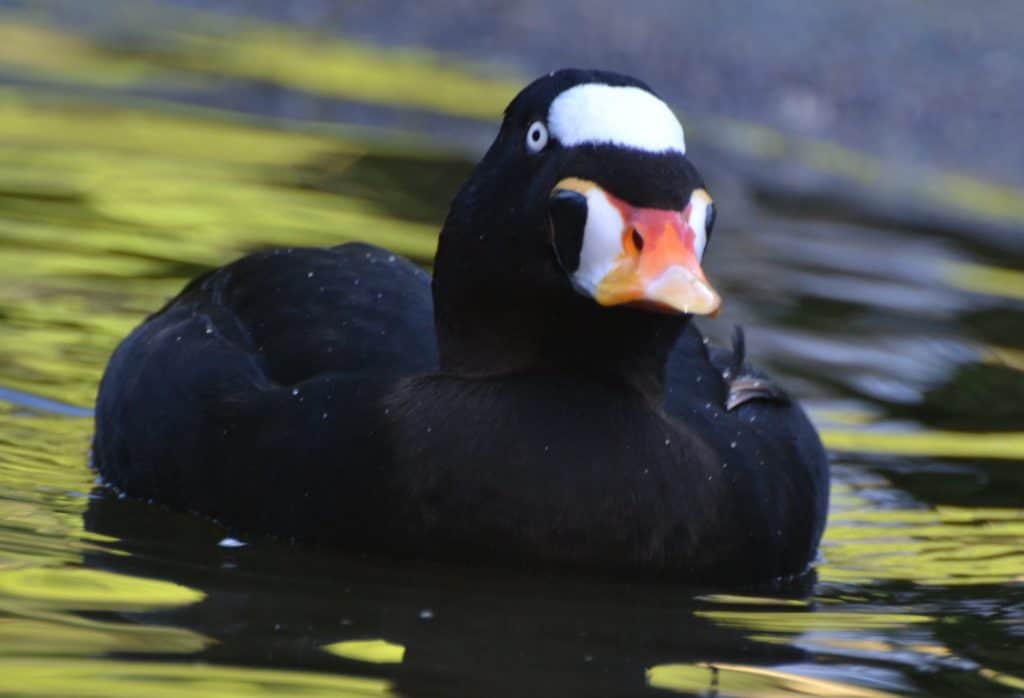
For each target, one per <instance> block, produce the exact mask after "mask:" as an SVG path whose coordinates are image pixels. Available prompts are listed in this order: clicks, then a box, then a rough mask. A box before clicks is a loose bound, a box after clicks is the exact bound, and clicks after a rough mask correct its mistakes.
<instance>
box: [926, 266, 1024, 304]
mask: <svg viewBox="0 0 1024 698" xmlns="http://www.w3.org/2000/svg"><path fill="white" fill-rule="evenodd" d="M945 277H946V281H948V282H949V284H950V285H951V286H954V287H956V288H961V289H964V290H965V291H974V292H975V293H986V294H988V295H991V296H999V297H1001V298H1008V299H1011V300H1017V301H1019V300H1024V272H1021V271H1019V270H1017V269H1000V268H999V267H990V266H985V265H982V264H964V263H959V264H948V265H946V274H945Z"/></svg>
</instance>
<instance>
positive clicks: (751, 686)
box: [647, 663, 897, 698]
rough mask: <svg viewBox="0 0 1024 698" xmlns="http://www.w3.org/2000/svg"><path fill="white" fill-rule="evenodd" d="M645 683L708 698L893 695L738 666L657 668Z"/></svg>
mask: <svg viewBox="0 0 1024 698" xmlns="http://www.w3.org/2000/svg"><path fill="white" fill-rule="evenodd" d="M647 682H648V684H650V685H651V686H653V687H655V688H661V689H665V690H668V691H679V692H684V693H687V694H691V693H694V692H698V691H711V692H712V693H711V695H723V696H737V697H740V698H747V697H750V698H754V697H755V696H756V697H757V698H768V697H770V696H792V695H810V696H834V697H835V698H841V697H844V696H845V697H849V698H884V697H886V696H893V695H897V694H894V693H888V692H885V691H875V690H871V689H867V688H860V687H857V686H851V685H850V684H844V683H838V682H836V681H828V680H825V679H816V678H811V677H808V676H801V675H799V674H795V673H792V672H786V671H779V670H776V669H767V668H764V667H753V666H743V665H739V664H719V663H715V664H660V665H658V666H654V667H651V668H650V669H649V670H648V671H647Z"/></svg>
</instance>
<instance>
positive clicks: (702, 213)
mask: <svg viewBox="0 0 1024 698" xmlns="http://www.w3.org/2000/svg"><path fill="white" fill-rule="evenodd" d="M710 205H711V197H710V196H708V193H707V192H706V191H704V190H703V189H695V190H694V192H693V193H692V194H690V220H689V221H688V222H689V224H690V228H691V229H692V230H693V252H694V254H695V255H697V261H701V260H703V259H704V248H705V247H706V246H707V244H708V228H707V222H708V206H710Z"/></svg>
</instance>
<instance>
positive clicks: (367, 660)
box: [85, 491, 814, 696]
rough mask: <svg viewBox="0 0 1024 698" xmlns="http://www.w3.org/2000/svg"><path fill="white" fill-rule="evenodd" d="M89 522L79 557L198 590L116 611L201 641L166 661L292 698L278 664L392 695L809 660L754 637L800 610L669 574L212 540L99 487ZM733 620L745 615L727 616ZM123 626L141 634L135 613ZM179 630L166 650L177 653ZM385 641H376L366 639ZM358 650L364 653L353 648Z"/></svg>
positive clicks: (617, 683) (615, 681) (650, 690)
mask: <svg viewBox="0 0 1024 698" xmlns="http://www.w3.org/2000/svg"><path fill="white" fill-rule="evenodd" d="M85 523H86V528H87V529H88V530H89V531H92V532H93V533H96V534H100V535H101V536H102V537H103V538H105V539H109V540H116V541H117V542H116V543H114V544H112V546H113V547H114V548H116V551H115V552H105V550H104V548H105V545H104V544H102V543H100V544H97V545H94V546H90V548H89V551H88V552H87V553H86V559H85V564H86V565H88V566H89V567H91V568H94V569H103V570H106V571H110V572H115V573H119V574H122V575H129V576H130V577H132V578H144V579H154V578H155V579H161V580H167V581H171V582H174V583H176V584H179V585H185V586H186V587H189V588H192V589H195V590H200V591H202V592H203V593H204V594H205V596H204V598H203V600H202V601H200V602H198V603H194V604H192V605H188V606H182V607H178V608H162V609H161V610H158V611H153V612H148V613H138V612H131V613H126V614H122V615H121V620H122V621H131V623H141V624H143V625H147V626H150V627H151V628H152V626H171V627H173V628H181V629H186V630H188V631H191V632H193V633H195V634H196V639H197V641H200V642H201V641H202V639H203V638H205V639H206V641H205V643H203V644H205V646H204V647H203V648H202V649H201V650H196V649H194V645H195V644H199V642H197V643H190V644H192V645H193V647H190V648H188V649H187V651H188V652H189V653H190V654H188V656H187V657H181V656H179V657H178V659H185V660H186V661H185V666H197V671H196V676H197V678H202V676H203V671H204V669H203V668H202V667H207V666H218V665H221V666H228V667H244V666H255V667H258V669H257V670H256V671H257V672H258V675H257V676H256V677H254V678H255V679H257V680H259V681H260V683H257V684H255V685H254V686H255V687H254V688H253V689H252V691H251V692H254V693H255V692H257V687H258V686H264V687H265V686H266V685H273V686H275V687H276V690H277V692H279V693H288V692H289V691H288V689H289V684H288V680H289V679H288V677H289V674H290V672H287V671H280V670H282V669H295V670H302V671H304V672H315V673H312V674H309V673H306V674H304V675H306V676H317V677H323V678H328V677H331V676H335V677H339V678H341V679H344V678H346V677H349V678H352V679H354V680H355V681H363V682H365V683H366V684H368V685H366V686H358V688H362V689H363V690H361V691H359V690H357V691H353V693H354V694H356V693H357V694H359V695H363V694H364V693H365V694H370V693H373V691H372V690H370V689H371V687H376V686H378V685H381V684H383V686H384V687H389V688H390V689H391V690H390V691H387V690H385V689H384V688H382V689H381V691H380V694H381V695H396V696H397V695H401V696H437V695H448V696H523V695H532V694H537V695H544V696H547V695H553V696H603V695H622V696H626V695H628V696H646V695H651V696H665V695H667V694H666V693H665V691H663V690H661V689H658V688H655V687H653V686H652V685H649V684H655V685H656V684H657V683H658V680H657V679H659V678H661V677H659V676H657V674H658V673H659V670H660V669H659V668H662V667H664V668H670V671H672V672H675V671H677V670H679V669H685V668H686V667H690V668H691V669H692V670H691V671H690V672H689V674H690V676H691V679H692V681H693V683H692V684H691V690H693V691H698V690H702V689H706V688H708V687H711V686H712V685H713V683H712V682H713V676H714V672H713V671H712V670H711V669H710V668H708V667H706V666H698V665H701V664H704V663H715V664H717V663H723V664H725V665H737V664H744V665H753V666H760V665H765V666H771V665H778V664H795V663H798V662H806V661H808V655H807V653H806V652H805V651H804V650H803V649H801V648H798V647H794V646H792V645H791V644H787V643H784V642H782V643H780V642H779V641H778V637H776V639H775V641H771V640H769V641H765V642H762V641H760V640H759V639H751V637H750V635H751V633H752V632H753V630H754V629H755V628H758V627H763V625H762V626H759V625H758V623H759V622H760V623H762V624H763V623H764V622H766V621H767V620H768V619H770V618H771V617H777V616H778V615H779V614H780V612H785V611H790V612H793V613H794V615H795V616H797V617H799V616H800V615H802V614H803V613H805V612H806V609H803V608H799V607H796V608H794V607H793V606H792V605H791V604H792V603H793V602H792V601H786V600H780V601H779V602H778V603H775V602H772V601H770V600H768V599H760V601H759V603H758V604H757V605H751V604H750V603H749V599H748V602H747V603H742V600H741V601H740V602H739V603H735V602H733V600H732V597H729V596H723V597H722V598H721V599H713V598H707V599H705V598H703V597H700V596H698V594H700V590H696V589H693V588H691V587H680V586H679V585H677V584H661V583H648V582H643V581H631V582H630V583H628V584H623V583H622V582H620V581H619V580H607V579H601V578H598V579H590V578H586V577H582V576H580V575H571V574H562V575H541V574H525V573H523V574H518V573H515V572H510V571H508V570H501V569H499V570H494V569H481V568H468V567H466V566H461V565H435V564H429V563H416V562H407V561H400V562H393V561H387V560H381V559H379V558H371V559H364V558H362V557H361V556H353V555H347V554H344V553H338V554H333V555H325V554H323V551H322V550H318V549H316V548H310V547H304V546H291V545H286V544H279V543H275V542H274V541H268V540H254V541H253V542H252V543H251V544H250V545H247V546H244V547H240V548H233V547H230V548H229V547H218V545H217V543H218V541H219V540H220V539H221V538H223V537H224V530H223V529H222V528H220V527H218V526H216V525H214V524H212V523H210V522H208V521H204V520H202V519H200V518H198V517H194V516H186V515H183V514H177V513H174V512H168V511H166V510H164V509H161V508H158V507H153V506H149V505H147V504H145V503H143V502H138V501H133V500H130V499H121V498H118V497H116V496H112V494H111V493H110V492H103V491H98V492H97V493H96V496H94V497H91V498H90V500H89V507H88V511H87V513H86V515H85ZM813 577H814V575H813V574H810V575H805V577H804V578H801V579H800V580H798V581H797V583H795V584H792V583H791V584H787V585H785V589H784V593H785V594H786V595H790V594H792V595H793V596H794V597H795V598H806V595H807V594H809V593H810V592H811V589H812V588H813V586H814V585H813V583H811V582H812V579H811V578H813ZM778 593H779V591H778V590H777V589H773V590H772V595H773V596H776V595H777V594H778ZM737 598H739V597H737ZM716 611H717V612H721V611H725V612H726V613H725V616H726V617H727V618H728V620H725V621H723V620H720V619H717V618H716V617H715V616H716V613H715V612H716ZM764 614H766V616H767V617H766V618H762V615H764ZM740 615H742V617H743V618H745V619H746V618H749V625H743V624H739V625H738V624H737V622H736V621H737V616H740ZM112 626H114V624H113V623H109V624H108V627H112ZM121 627H123V628H124V630H125V633H126V637H127V638H128V639H129V640H130V641H131V642H133V643H138V637H140V635H139V633H138V632H133V629H134V628H135V626H134V625H133V624H127V623H126V625H124V626H121ZM182 635H183V633H181V632H179V633H176V634H175V635H174V637H175V638H178V645H171V646H170V647H168V651H172V652H176V653H181V652H183V651H185V650H183V649H182V648H180V638H181V637H182ZM148 637H149V638H150V640H149V643H148V644H147V646H146V648H144V649H141V650H140V649H139V648H137V646H136V647H135V649H136V651H144V652H157V651H160V650H161V646H160V645H159V644H158V642H157V638H158V637H159V634H158V633H155V632H154V633H150V634H149V635H148ZM383 642H386V643H387V644H388V646H387V647H385V648H382V647H379V646H378V647H376V648H374V647H373V646H374V645H380V644H383ZM360 645H362V646H364V647H365V646H366V645H370V648H371V652H369V653H365V652H364V653H360V652H358V651H356V652H353V651H352V650H353V646H354V647H355V648H358V647H359V646H360ZM128 648H129V649H128V651H132V645H129V646H128ZM360 654H362V656H360ZM367 654H369V656H367ZM135 658H138V655H135ZM378 661H380V662H381V663H377V662H378ZM196 662H199V664H198V665H196V664H195V663H196ZM271 669H272V670H274V671H268V670H271ZM652 670H653V671H652ZM140 671H141V670H140ZM262 682H267V684H264V683H262ZM726 684H727V685H728V682H726ZM265 690H266V689H265ZM318 695H319V694H318ZM339 695H349V693H346V692H341V693H340V694H339ZM375 695H376V694H375ZM712 695H713V694H712Z"/></svg>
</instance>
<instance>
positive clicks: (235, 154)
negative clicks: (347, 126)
mask: <svg viewBox="0 0 1024 698" xmlns="http://www.w3.org/2000/svg"><path fill="white" fill-rule="evenodd" d="M0 99H3V100H4V101H3V107H2V108H0V130H2V131H3V132H4V134H5V138H4V142H3V144H0V219H2V220H3V221H4V226H3V231H2V233H0V234H2V239H3V244H4V254H3V256H2V261H0V271H2V273H0V313H2V314H3V315H4V317H5V322H4V323H3V324H0V344H3V345H4V346H7V347H12V348H17V351H15V352H6V353H5V354H4V355H3V356H0V384H2V385H4V386H7V387H11V388H16V389H19V390H23V391H26V392H31V393H34V394H39V395H44V396H47V397H51V398H54V399H59V400H63V401H66V402H70V403H73V404H77V405H83V406H85V405H91V404H92V401H93V398H94V396H95V388H96V382H97V380H98V379H99V376H100V373H101V371H102V366H103V363H104V362H105V360H106V357H107V356H108V355H109V352H110V350H111V349H112V348H113V346H114V345H115V344H116V342H117V341H118V340H119V339H120V338H121V337H123V336H124V335H125V334H126V333H127V332H128V331H129V330H130V329H131V327H132V326H133V325H134V324H136V323H137V322H138V321H139V320H140V319H141V317H143V316H144V314H145V313H147V312H151V311H152V310H154V309H155V308H157V307H159V305H160V304H161V303H163V302H164V300H166V298H167V297H168V296H170V295H172V294H173V293H174V292H175V291H176V290H177V289H179V288H180V287H181V285H182V284H183V283H184V281H185V280H186V279H187V278H188V277H189V276H191V275H193V274H195V273H196V272H197V271H198V270H200V269H202V268H204V267H206V266H212V265H216V264H219V263H223V262H224V261H225V260H227V259H230V258H231V257H234V256H237V255H239V254H241V253H242V252H244V251H245V250H247V249H253V248H254V247H259V246H264V245H287V244H305V245H317V244H319V245H330V244H338V243H341V242H344V241H345V240H351V239H366V238H368V237H369V238H372V239H373V240H374V241H375V242H377V243H378V244H382V245H385V246H388V247H391V248H392V249H396V250H398V251H401V252H403V253H405V254H408V255H411V256H413V257H416V258H418V259H429V258H430V257H431V256H432V254H433V249H434V240H435V237H436V226H435V225H428V224H424V223H421V222H414V221H408V220H402V219H401V218H400V217H397V216H395V215H393V214H392V213H391V212H385V211H383V210H381V207H380V205H378V204H375V203H372V202H369V201H367V200H366V198H365V197H357V196H350V195H346V194H345V193H344V189H345V187H346V184H345V180H344V177H345V171H346V167H347V166H351V165H355V164H356V163H358V162H359V161H360V158H362V157H365V156H367V155H368V154H370V153H373V154H375V155H376V156H377V157H384V158H387V157H390V155H389V154H388V152H387V151H379V150H368V149H367V148H366V147H363V146H356V145H353V144H352V143H350V142H348V141H344V140H341V139H337V138H326V137H324V138H319V137H312V136H308V135H302V134H294V133H287V132H280V131H273V130H270V129H262V128H257V127H252V126H247V125H245V124H244V123H218V122H215V121H213V122H211V121H201V120H190V119H187V118H184V117H172V116H160V115H155V114H149V113H145V112H139V111H134V110H130V109H116V108H114V109H111V108H99V107H96V108H92V109H90V110H87V111H88V112H90V113H91V114H92V116H93V117H94V118H83V114H82V113H81V111H64V110H62V109H50V108H47V107H45V106H43V105H40V104H37V103H33V102H26V101H23V100H22V99H20V98H18V97H17V96H16V95H11V94H9V93H8V94H7V95H6V96H4V94H3V93H2V92H0ZM382 153H383V154H382ZM328 156H330V158H331V161H330V162H331V175H332V176H333V177H338V178H341V183H340V184H339V185H338V186H339V191H337V192H334V193H333V195H327V194H325V193H323V192H321V191H317V190H315V189H310V188H308V187H305V186H303V185H302V183H301V182H300V181H295V180H296V178H297V176H298V175H297V169H298V168H300V167H302V166H306V165H307V164H308V163H314V164H315V163H316V162H317V161H318V158H324V157H328ZM402 157H405V158H413V159H415V158H417V157H419V158H423V157H428V156H423V155H408V156H406V155H404V154H403V155H402ZM426 162H429V160H426ZM355 184H357V182H355V183H353V184H352V186H355ZM40 200H43V201H46V205H45V206H40V205H39V201H40ZM154 277H155V278H154Z"/></svg>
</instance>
